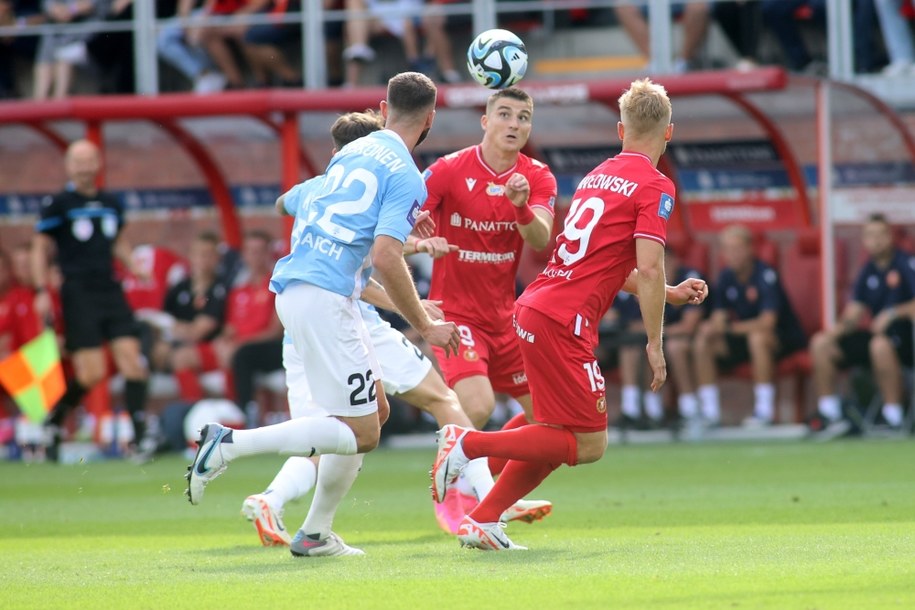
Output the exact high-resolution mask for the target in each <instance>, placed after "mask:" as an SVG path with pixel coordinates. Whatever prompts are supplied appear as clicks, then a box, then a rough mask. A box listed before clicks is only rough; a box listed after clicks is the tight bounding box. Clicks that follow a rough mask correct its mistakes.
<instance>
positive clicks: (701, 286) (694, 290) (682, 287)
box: [667, 277, 708, 305]
mask: <svg viewBox="0 0 915 610" xmlns="http://www.w3.org/2000/svg"><path fill="white" fill-rule="evenodd" d="M668 296H669V297H670V298H669V299H668V300H667V302H668V303H670V304H671V305H701V304H702V303H704V302H705V299H706V297H708V284H707V283H706V282H705V280H702V279H699V278H694V277H691V278H687V279H685V280H684V281H682V282H680V283H679V284H677V285H676V286H674V287H673V289H672V290H671V291H670V294H669V295H668Z"/></svg>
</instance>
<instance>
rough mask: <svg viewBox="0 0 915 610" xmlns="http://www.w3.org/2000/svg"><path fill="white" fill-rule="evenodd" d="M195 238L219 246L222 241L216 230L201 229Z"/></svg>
mask: <svg viewBox="0 0 915 610" xmlns="http://www.w3.org/2000/svg"><path fill="white" fill-rule="evenodd" d="M194 239H196V240H197V241H202V242H204V243H207V244H210V245H212V246H217V247H218V246H219V241H220V239H219V234H218V233H216V231H201V232H200V233H198V234H197V236H196V237H195V238H194Z"/></svg>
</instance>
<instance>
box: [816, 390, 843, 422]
mask: <svg viewBox="0 0 915 610" xmlns="http://www.w3.org/2000/svg"><path fill="white" fill-rule="evenodd" d="M817 411H819V412H820V415H822V416H823V417H825V418H826V419H828V420H829V421H836V420H837V419H841V418H842V403H841V401H840V400H839V397H838V396H837V395H835V394H829V395H828V396H820V397H819V398H818V399H817Z"/></svg>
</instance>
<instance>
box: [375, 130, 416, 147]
mask: <svg viewBox="0 0 915 610" xmlns="http://www.w3.org/2000/svg"><path fill="white" fill-rule="evenodd" d="M381 133H383V134H386V135H388V136H390V137H392V138H394V139H395V140H397V141H398V142H400V145H401V146H403V147H404V148H405V149H407V144H406V142H404V141H403V138H401V137H400V134H399V133H397V132H396V131H394V130H393V129H382V130H381ZM407 152H410V151H409V149H407Z"/></svg>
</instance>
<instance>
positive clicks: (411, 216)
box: [407, 201, 423, 227]
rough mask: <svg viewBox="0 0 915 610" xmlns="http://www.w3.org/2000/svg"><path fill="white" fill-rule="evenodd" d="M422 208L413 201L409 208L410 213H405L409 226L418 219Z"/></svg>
mask: <svg viewBox="0 0 915 610" xmlns="http://www.w3.org/2000/svg"><path fill="white" fill-rule="evenodd" d="M421 207H423V206H422V205H420V203H419V202H418V201H414V202H413V205H412V206H410V211H409V212H408V213H407V222H409V223H410V226H411V227H412V226H413V225H415V224H416V219H417V218H419V209H420V208H421Z"/></svg>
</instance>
